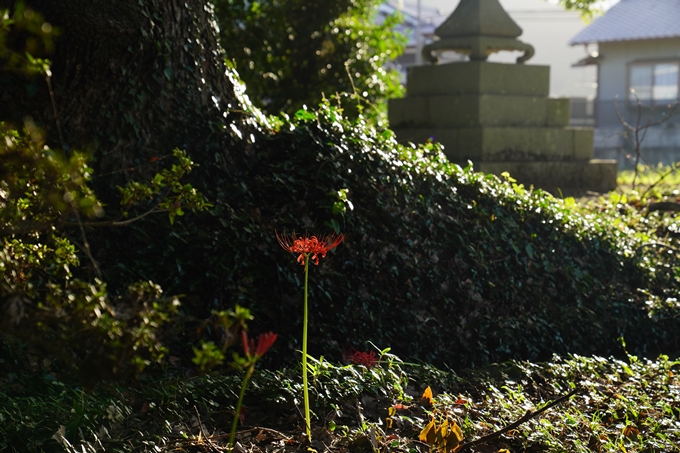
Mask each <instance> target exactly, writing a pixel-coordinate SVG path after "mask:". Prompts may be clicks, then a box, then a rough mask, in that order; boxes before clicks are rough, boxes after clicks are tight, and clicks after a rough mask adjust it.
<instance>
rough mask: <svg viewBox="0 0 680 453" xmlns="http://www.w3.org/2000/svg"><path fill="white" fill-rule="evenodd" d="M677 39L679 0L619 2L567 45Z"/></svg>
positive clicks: (626, 0) (679, 34)
mask: <svg viewBox="0 0 680 453" xmlns="http://www.w3.org/2000/svg"><path fill="white" fill-rule="evenodd" d="M677 37H680V0H621V1H620V2H619V3H617V4H616V5H614V6H613V7H611V8H610V9H609V10H608V11H607V13H606V14H605V15H604V16H602V17H598V18H597V19H595V20H594V21H593V22H592V23H591V24H590V25H589V26H588V27H586V28H584V29H583V30H581V31H580V32H579V33H578V34H577V35H576V36H574V37H573V38H572V39H571V41H569V44H571V45H576V44H588V43H594V42H613V41H632V40H641V39H660V38H677Z"/></svg>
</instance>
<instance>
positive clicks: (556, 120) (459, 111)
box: [389, 0, 617, 195]
mask: <svg viewBox="0 0 680 453" xmlns="http://www.w3.org/2000/svg"><path fill="white" fill-rule="evenodd" d="M435 34H436V35H437V36H438V37H439V38H440V39H439V40H438V41H435V42H433V43H431V44H429V45H427V46H425V47H424V48H423V57H424V59H425V60H426V61H429V62H431V63H433V64H432V65H428V66H414V67H410V68H409V69H408V79H407V84H406V93H407V94H406V97H404V98H402V99H391V100H390V101H389V120H390V128H391V129H392V130H393V131H394V132H395V133H396V136H397V140H399V141H400V142H408V141H410V142H414V143H422V142H425V141H426V140H428V139H433V140H435V141H437V142H439V143H441V144H442V145H444V152H445V153H446V155H447V157H448V158H449V160H451V161H452V162H455V163H458V164H461V165H466V163H467V161H468V160H469V161H472V162H473V164H474V167H475V169H476V170H477V171H482V172H485V173H494V174H496V175H500V174H501V173H503V172H506V171H507V172H509V173H510V175H511V176H512V177H513V178H515V179H516V180H517V181H518V182H519V183H522V184H525V185H526V186H529V185H533V186H534V187H537V188H541V189H544V190H547V191H548V192H550V193H552V194H553V195H560V194H563V195H570V194H581V193H584V192H586V191H595V192H606V191H609V190H612V189H615V188H616V174H617V164H616V161H614V160H598V159H593V129H591V128H582V127H569V99H568V98H548V93H549V83H550V67H549V66H537V65H525V64H523V63H524V62H525V61H527V60H528V59H529V58H531V57H532V56H533V54H534V49H533V47H532V46H530V45H529V44H526V43H523V42H521V41H519V40H518V39H517V37H518V36H520V35H521V34H522V29H521V28H520V27H519V26H518V25H517V24H516V23H515V22H514V21H513V20H512V19H511V18H510V16H509V15H508V14H507V12H505V10H503V8H502V7H501V5H500V4H499V3H498V0H461V1H460V3H459V4H458V7H457V8H456V10H455V11H454V12H453V13H452V14H451V16H450V17H449V18H448V19H447V20H446V21H445V22H444V23H442V25H440V26H439V28H437V30H436V31H435ZM443 50H452V51H455V52H460V53H464V54H467V55H468V56H469V58H470V61H467V62H454V63H447V64H442V65H438V64H436V63H437V61H438V58H437V57H436V55H435V52H437V51H443ZM501 50H511V51H512V50H517V51H521V52H524V53H523V55H521V56H520V57H519V58H517V64H505V63H490V62H488V61H486V59H487V58H488V56H489V54H491V53H493V52H498V51H501Z"/></svg>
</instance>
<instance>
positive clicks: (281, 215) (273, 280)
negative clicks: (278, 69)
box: [95, 105, 678, 367]
mask: <svg viewBox="0 0 680 453" xmlns="http://www.w3.org/2000/svg"><path fill="white" fill-rule="evenodd" d="M233 127H234V128H236V129H237V131H238V132H234V137H235V138H237V136H238V135H239V134H242V135H243V137H244V141H249V142H251V143H248V144H247V146H246V148H245V152H243V153H240V154H238V155H235V154H231V155H229V156H228V157H225V154H224V153H223V152H222V151H216V152H215V153H214V156H211V157H212V159H213V161H215V162H218V163H219V162H227V161H228V162H229V163H230V165H231V167H230V168H228V169H227V171H226V173H227V175H225V176H222V177H220V178H219V179H215V177H216V172H215V171H214V170H212V169H211V168H207V167H208V164H206V165H202V166H201V167H199V168H198V169H197V170H196V172H197V174H199V175H200V178H202V179H203V180H204V181H205V180H208V181H210V185H209V186H207V185H206V186H201V180H196V184H197V187H198V188H199V190H200V191H201V192H203V193H206V194H207V195H206V196H207V198H208V199H209V201H210V203H211V204H212V206H213V207H212V209H211V211H210V214H206V215H200V216H198V217H184V218H182V219H180V220H179V221H178V223H179V226H175V227H173V228H172V229H170V228H169V227H168V226H166V225H165V224H163V223H162V221H160V220H153V219H152V220H150V222H156V224H155V225H154V226H153V227H146V226H144V227H142V228H152V229H154V230H155V231H157V232H159V233H158V235H159V236H160V237H163V238H164V240H163V242H162V243H161V242H154V241H150V240H149V239H148V238H140V237H139V236H135V235H134V234H130V232H124V233H123V234H124V236H123V235H119V234H118V232H116V231H114V232H112V233H107V235H109V236H108V239H107V238H105V239H104V240H101V241H98V243H99V244H102V243H104V241H105V240H107V241H110V243H111V244H117V243H121V241H127V244H129V248H124V249H121V248H115V247H109V248H107V249H106V254H107V256H106V261H108V262H109V263H111V265H110V270H111V271H113V270H115V271H116V272H119V273H120V274H119V275H122V276H123V277H127V278H132V277H133V276H134V275H139V274H138V273H140V272H141V273H142V275H144V276H145V278H148V279H151V280H153V281H155V282H158V283H159V284H161V286H162V287H163V288H164V289H165V290H166V291H168V292H169V293H172V294H177V293H179V294H185V295H186V296H185V299H184V301H185V305H189V304H194V305H197V306H201V305H202V309H203V310H204V314H205V315H206V316H207V315H209V312H208V310H207V309H206V307H208V308H220V307H222V306H224V305H227V306H229V305H232V304H234V303H239V304H241V305H243V306H247V307H249V308H250V309H251V310H252V311H253V314H254V315H255V319H256V321H255V322H256V324H257V326H258V328H261V329H263V330H272V331H275V332H277V333H279V334H280V335H282V336H283V338H285V340H284V341H282V342H281V344H279V345H277V346H275V349H279V351H281V352H283V350H284V349H287V350H288V352H289V353H290V354H292V353H293V351H294V350H296V349H299V344H298V341H299V340H298V338H299V332H300V331H301V324H300V319H299V310H298V308H299V307H300V306H301V297H302V294H301V286H302V285H301V275H302V274H301V268H300V267H299V265H297V264H296V263H295V261H294V259H291V258H289V257H287V256H286V255H285V253H282V251H281V250H280V248H279V247H278V245H277V243H276V238H275V235H274V231H275V230H278V231H280V232H282V231H287V232H290V231H291V230H296V231H298V233H300V232H304V231H305V230H306V231H309V232H310V233H316V232H319V231H322V232H323V231H330V230H337V231H341V232H343V233H346V234H347V235H348V237H347V239H346V241H345V242H344V243H343V245H342V246H341V247H339V248H338V249H337V252H335V253H332V256H330V257H329V258H328V259H326V260H325V261H324V263H323V264H322V265H321V266H319V267H318V268H317V267H314V268H313V269H312V272H311V277H310V278H311V282H312V284H311V287H310V301H311V310H312V315H311V319H310V343H311V344H312V345H313V346H312V349H311V353H312V355H314V356H318V355H321V354H325V355H327V356H330V357H334V358H337V357H339V355H340V352H341V351H342V349H344V348H346V347H348V346H350V345H351V344H349V343H353V342H356V343H357V344H361V343H362V342H363V341H366V340H371V341H374V342H377V343H379V344H386V345H390V346H391V347H393V349H394V351H395V352H396V353H398V354H399V355H401V356H403V357H407V358H414V357H415V358H417V359H418V360H423V361H427V362H431V363H438V364H443V363H446V364H449V365H452V366H456V367H458V366H461V367H463V366H471V365H482V364H487V363H491V362H495V361H503V360H507V359H509V358H524V359H532V360H535V359H546V358H549V357H550V356H551V355H552V354H553V353H555V352H558V353H567V352H578V353H582V354H590V353H599V354H604V355H606V354H610V353H614V352H617V351H618V350H619V349H618V344H617V342H616V339H617V338H618V337H620V336H624V337H625V338H626V339H627V341H628V344H629V349H630V350H631V351H632V352H634V353H640V354H654V353H655V352H659V351H668V352H672V351H676V350H677V337H676V335H675V333H674V332H675V331H676V330H677V329H676V322H677V320H676V317H675V315H674V313H675V310H676V308H675V303H674V302H673V299H674V298H676V296H677V290H678V286H677V283H678V271H677V263H675V264H673V263H671V264H669V265H668V266H669V267H663V268H662V269H657V268H656V266H655V265H654V261H653V256H652V255H650V254H647V251H648V250H647V249H646V248H645V247H642V245H643V244H644V242H645V240H647V239H649V237H648V236H645V235H641V234H639V233H636V231H635V230H633V229H631V228H629V227H628V226H627V225H625V224H622V223H621V222H620V221H617V217H616V213H610V212H604V211H603V212H601V213H597V212H593V213H588V214H579V213H574V212H572V209H571V208H570V206H568V205H567V204H566V203H564V202H562V201H559V200H556V199H554V198H552V197H550V196H549V195H547V194H544V193H541V192H540V191H529V190H525V189H522V188H520V187H517V186H514V187H513V185H512V184H510V183H509V182H507V181H503V180H500V179H499V178H497V177H495V176H489V175H483V174H479V173H475V172H474V170H473V168H471V167H468V168H460V167H458V166H456V165H451V164H449V163H448V162H447V161H446V159H445V157H444V156H443V154H442V153H441V151H440V150H439V149H438V148H437V146H436V145H435V144H427V145H424V146H422V147H420V148H412V147H409V146H400V145H398V144H397V143H396V142H395V141H394V139H393V138H392V136H391V134H390V133H389V132H382V133H381V132H378V131H376V130H374V129H372V128H370V127H367V126H365V125H363V124H362V123H361V122H359V123H348V122H346V121H344V120H343V119H342V118H341V117H340V112H339V111H338V110H337V109H336V108H334V107H332V106H329V105H326V106H324V107H322V108H321V110H320V111H318V112H308V111H300V112H299V113H298V115H297V116H296V117H295V118H291V119H290V120H285V119H284V120H279V122H278V123H277V124H276V125H275V126H274V128H273V130H267V129H264V130H263V131H261V132H260V133H259V135H257V136H255V135H253V137H252V138H251V139H248V138H247V137H248V135H249V133H248V130H243V131H241V130H238V128H237V126H233ZM204 159H206V160H207V157H205V158H204ZM211 165H212V164H211ZM225 165H226V164H225ZM213 167H214V165H213ZM192 174H193V173H192ZM176 225H177V222H176ZM95 254H96V251H95ZM113 263H115V267H114V266H113ZM112 274H113V272H112ZM117 278H120V277H117ZM263 282H267V284H263ZM211 305H212V307H211ZM284 355H285V354H284Z"/></svg>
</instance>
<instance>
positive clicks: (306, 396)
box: [302, 255, 312, 442]
mask: <svg viewBox="0 0 680 453" xmlns="http://www.w3.org/2000/svg"><path fill="white" fill-rule="evenodd" d="M308 280H309V255H305V302H304V308H303V310H304V315H303V318H302V386H303V387H304V392H305V393H304V399H305V423H306V428H307V441H308V442H311V441H312V429H311V422H310V419H309V387H308V386H307V311H308V310H307V282H308Z"/></svg>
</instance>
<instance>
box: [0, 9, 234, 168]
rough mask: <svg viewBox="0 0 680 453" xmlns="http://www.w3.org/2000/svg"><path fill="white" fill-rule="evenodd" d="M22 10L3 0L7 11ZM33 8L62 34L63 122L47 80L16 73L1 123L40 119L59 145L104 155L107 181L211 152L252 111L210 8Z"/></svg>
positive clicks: (55, 63) (57, 70) (3, 99)
mask: <svg viewBox="0 0 680 453" xmlns="http://www.w3.org/2000/svg"><path fill="white" fill-rule="evenodd" d="M15 3H16V2H15V1H12V0H0V7H9V8H13V7H14V4H15ZM25 3H26V6H27V7H30V8H33V9H34V10H35V11H37V12H39V13H40V14H42V15H43V16H44V18H45V20H46V21H48V22H49V23H50V24H52V25H53V26H54V27H56V29H57V30H58V37H57V38H56V42H55V49H54V52H53V53H52V54H51V55H48V56H47V57H48V58H49V59H50V60H51V62H52V66H51V71H52V74H53V75H52V80H51V81H52V85H53V88H54V101H55V103H56V111H57V116H58V121H57V118H55V114H54V109H53V104H52V100H51V99H50V94H49V90H48V88H47V83H46V81H45V80H36V79H35V78H33V79H32V80H29V79H26V78H19V77H17V76H16V75H12V76H10V75H8V74H7V73H5V74H4V77H3V74H2V73H0V82H3V81H4V82H5V83H0V121H1V120H13V121H14V122H17V123H19V122H21V121H22V120H24V119H25V118H26V117H30V118H32V119H33V121H34V122H35V123H36V124H37V125H38V126H40V127H41V128H43V129H44V130H45V131H46V132H47V137H48V138H47V143H48V144H50V145H51V146H54V147H61V146H62V145H63V146H64V147H65V148H67V149H88V148H96V150H97V154H96V157H97V162H96V164H95V166H96V168H97V170H98V172H100V174H101V173H109V172H116V171H118V170H121V169H124V168H130V167H134V166H136V165H139V164H140V163H143V162H149V159H150V158H151V157H153V156H158V155H161V154H168V153H169V151H170V150H171V149H172V148H174V147H179V148H182V149H185V150H187V151H190V152H191V151H192V150H201V149H205V148H206V144H207V143H208V142H210V141H211V140H213V141H214V140H217V141H219V140H220V139H219V138H217V137H216V133H217V136H218V137H225V134H219V131H221V130H223V126H222V124H224V122H225V119H226V118H227V117H229V119H230V120H233V119H235V117H238V116H239V115H240V113H238V112H242V111H243V109H242V108H241V106H240V104H239V101H238V100H237V97H236V96H235V91H234V85H233V84H232V82H231V80H230V79H229V77H228V76H227V75H225V71H226V70H227V68H226V67H225V64H224V60H223V55H222V51H221V50H220V47H219V45H218V41H217V24H216V22H215V20H214V15H213V9H212V5H211V4H210V3H209V2H208V1H206V0H120V1H116V2H111V1H108V0H63V1H58V2H55V1H53V0H27V1H26V2H25ZM2 79H4V80H2ZM8 81H9V83H8ZM57 124H60V126H61V132H62V134H61V135H62V136H63V142H64V143H60V140H59V133H58V132H59V131H58V126H57Z"/></svg>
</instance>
